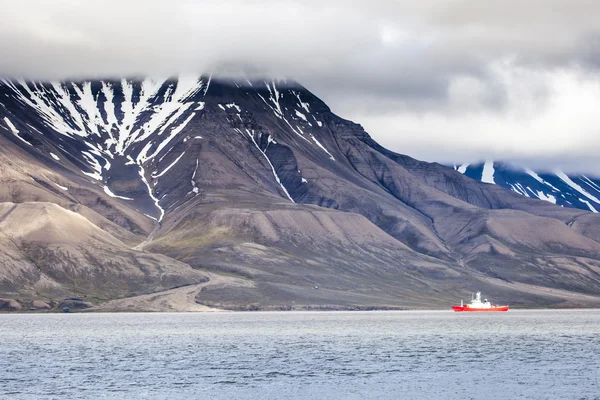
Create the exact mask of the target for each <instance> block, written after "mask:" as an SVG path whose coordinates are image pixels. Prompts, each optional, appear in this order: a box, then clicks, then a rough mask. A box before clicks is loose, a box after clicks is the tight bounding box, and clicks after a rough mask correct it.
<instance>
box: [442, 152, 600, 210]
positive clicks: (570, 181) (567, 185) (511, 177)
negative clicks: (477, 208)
mask: <svg viewBox="0 0 600 400" xmlns="http://www.w3.org/2000/svg"><path fill="white" fill-rule="evenodd" d="M454 169H455V170H457V171H458V172H460V173H462V174H465V175H466V176H468V177H470V178H473V179H476V180H480V181H482V182H487V183H493V184H496V185H500V186H502V187H504V188H507V189H510V190H512V191H513V192H515V193H519V194H521V195H523V196H526V197H531V198H533V199H539V200H545V201H548V202H550V203H552V204H556V205H559V206H562V207H570V208H579V209H582V210H586V211H592V212H594V213H597V212H598V211H599V210H600V179H599V178H597V177H593V176H586V175H574V174H566V173H564V172H563V171H560V170H557V171H554V172H546V171H533V170H531V169H529V168H518V167H515V166H513V165H510V164H509V163H504V162H497V161H487V162H482V163H476V164H462V165H460V166H458V165H455V166H454Z"/></svg>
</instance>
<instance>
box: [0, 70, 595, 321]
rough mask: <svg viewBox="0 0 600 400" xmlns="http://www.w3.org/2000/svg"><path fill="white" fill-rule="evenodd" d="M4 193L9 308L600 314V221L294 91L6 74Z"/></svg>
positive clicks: (0, 214)
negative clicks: (377, 133) (378, 131)
mask: <svg viewBox="0 0 600 400" xmlns="http://www.w3.org/2000/svg"><path fill="white" fill-rule="evenodd" d="M0 182H1V185H0V205H1V206H0V248H1V249H2V252H0V260H1V262H0V297H2V298H6V299H9V300H10V301H5V302H3V304H15V301H16V302H17V303H19V304H22V305H26V304H28V303H29V302H30V301H33V300H44V301H46V302H48V303H52V304H55V305H59V304H60V303H61V301H62V302H64V298H76V299H81V300H85V303H86V304H88V305H87V306H89V305H93V306H94V307H96V308H98V309H102V310H151V311H160V310H196V309H206V307H212V308H225V309H243V310H254V309H369V308H423V307H444V308H445V307H447V306H448V305H449V304H450V302H451V301H456V300H457V299H460V298H461V297H465V296H468V295H469V293H470V292H471V291H474V290H481V291H483V292H484V293H485V294H486V296H488V297H489V298H491V299H494V300H495V301H497V302H501V303H510V304H512V305H517V306H518V305H526V306H556V307H573V306H598V305H600V242H599V241H600V220H599V219H598V218H600V216H598V215H596V214H594V213H592V212H587V211H584V210H580V209H575V208H564V207H559V206H556V205H553V204H550V203H549V202H544V201H539V200H537V199H532V198H527V197H525V196H522V195H519V194H516V193H514V192H512V191H510V190H506V189H505V188H502V187H501V186H499V185H490V184H487V183H482V182H477V181H475V180H473V179H471V178H469V177H467V176H464V175H463V174H461V173H459V172H457V171H455V170H454V169H452V168H448V167H445V166H442V165H440V164H435V163H433V164H431V163H425V162H421V161H418V160H415V159H412V158H410V157H408V156H404V155H400V154H396V153H393V152H390V151H388V150H386V149H385V148H383V147H381V146H380V145H379V144H378V143H376V142H375V141H374V140H373V139H372V138H371V137H370V136H369V135H368V134H367V133H366V132H365V131H364V130H363V129H362V127H361V126H360V125H357V124H355V123H353V122H350V121H347V120H344V119H342V118H340V117H338V116H337V115H335V114H333V113H332V112H331V110H330V109H329V107H328V106H327V105H326V104H325V103H323V102H322V101H321V100H319V99H318V98H317V97H316V96H315V95H313V94H312V93H310V92H309V91H308V90H306V89H305V88H304V87H302V86H301V85H299V84H298V83H295V82H291V81H282V80H280V81H275V80H267V81H252V82H250V81H241V80H238V81H236V80H231V79H211V77H210V76H202V77H191V78H189V77H180V78H178V79H165V80H157V79H119V80H98V81H81V82H23V81H14V82H13V81H2V83H0ZM70 301H71V303H68V304H69V305H71V306H73V303H72V302H73V301H79V300H70Z"/></svg>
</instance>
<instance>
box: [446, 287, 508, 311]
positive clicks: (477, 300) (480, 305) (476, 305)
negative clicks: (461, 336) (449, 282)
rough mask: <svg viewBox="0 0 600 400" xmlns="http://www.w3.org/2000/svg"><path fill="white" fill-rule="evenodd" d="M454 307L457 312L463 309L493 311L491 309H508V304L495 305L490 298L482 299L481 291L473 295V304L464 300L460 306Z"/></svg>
mask: <svg viewBox="0 0 600 400" xmlns="http://www.w3.org/2000/svg"><path fill="white" fill-rule="evenodd" d="M452 309H453V310H454V311H455V312H463V311H470V312H473V311H483V312H491V311H508V306H497V305H493V304H492V303H490V302H489V301H488V299H483V301H481V292H477V293H475V295H474V296H471V304H464V305H463V301H462V300H461V301H460V306H452Z"/></svg>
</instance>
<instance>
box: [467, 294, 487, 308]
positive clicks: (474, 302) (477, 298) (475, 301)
mask: <svg viewBox="0 0 600 400" xmlns="http://www.w3.org/2000/svg"><path fill="white" fill-rule="evenodd" d="M467 307H469V308H492V303H490V302H489V301H488V299H483V301H481V292H477V293H475V294H474V295H471V304H467Z"/></svg>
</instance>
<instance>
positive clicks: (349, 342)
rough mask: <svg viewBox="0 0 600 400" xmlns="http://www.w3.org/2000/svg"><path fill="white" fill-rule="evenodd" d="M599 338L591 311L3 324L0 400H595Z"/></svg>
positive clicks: (599, 317) (70, 318)
mask: <svg viewBox="0 0 600 400" xmlns="http://www.w3.org/2000/svg"><path fill="white" fill-rule="evenodd" d="M599 334H600V313H599V312H598V311H597V310H589V311H581V310H577V311H566V310H565V311H511V312H509V313H507V314H503V315H457V314H454V313H451V312H353V313H347V312H331V313H308V312H307V313H222V314H218V313H217V314H214V313H211V314H72V315H62V314H45V315H44V314H36V315H0V337H1V338H2V345H1V346H0V371H2V373H1V374H0V397H2V396H3V397H6V398H11V399H43V398H69V399H84V398H93V399H104V398H106V399H130V398H147V399H163V398H212V399H227V400H230V399H234V398H245V399H271V398H272V399H279V398H286V399H306V398H319V399H336V400H337V399H340V398H348V399H351V398H373V399H387V398H412V399H419V398H423V399H428V400H431V399H453V398H456V399H464V398H478V399H494V398H498V396H499V394H501V397H503V398H511V399H528V398H531V399H534V398H582V399H594V398H598V395H599V394H600V381H599V380H600V378H599V375H600V374H598V371H599V370H600V357H598V355H599V354H600V341H599V340H597V338H598V335H599ZM470 373H475V374H477V376H478V379H465V377H467V378H468V376H469V375H468V374H470Z"/></svg>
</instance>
